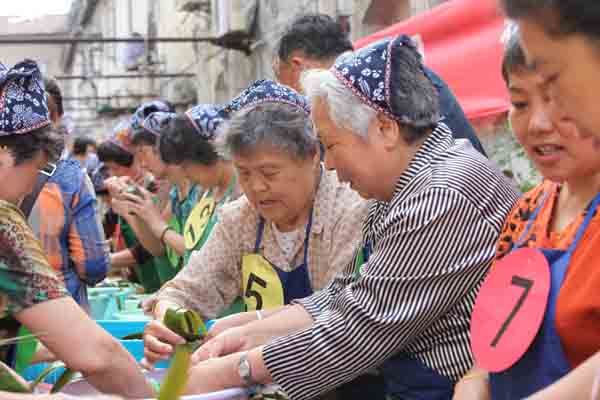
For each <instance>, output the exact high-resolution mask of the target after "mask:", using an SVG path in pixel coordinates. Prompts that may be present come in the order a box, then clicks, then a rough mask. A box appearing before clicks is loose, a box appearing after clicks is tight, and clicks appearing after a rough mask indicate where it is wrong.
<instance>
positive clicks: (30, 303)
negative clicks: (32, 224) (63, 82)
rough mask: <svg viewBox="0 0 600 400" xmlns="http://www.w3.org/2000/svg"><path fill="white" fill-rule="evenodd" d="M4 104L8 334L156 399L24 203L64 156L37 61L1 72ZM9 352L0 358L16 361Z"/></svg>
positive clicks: (3, 262) (0, 163)
mask: <svg viewBox="0 0 600 400" xmlns="http://www.w3.org/2000/svg"><path fill="white" fill-rule="evenodd" d="M0 101H1V102H2V103H1V104H0V110H1V113H0V181H2V185H0V270H1V271H2V275H1V277H0V309H1V311H0V312H1V313H2V316H3V318H2V329H1V332H2V333H1V336H2V337H3V338H7V336H13V335H14V333H15V332H16V330H17V329H18V328H19V325H20V324H22V325H24V326H25V327H27V328H28V329H29V330H30V331H31V332H32V334H34V335H36V336H38V337H39V339H40V341H41V342H42V343H43V344H44V345H45V346H46V347H47V348H48V349H49V350H50V351H51V352H52V353H53V354H55V355H56V356H57V357H58V358H59V359H61V360H63V361H64V362H65V364H66V365H67V366H69V367H70V368H72V369H74V370H76V371H81V372H82V373H83V374H84V375H85V376H86V377H87V379H88V380H89V381H90V382H91V383H92V384H93V385H94V386H96V387H97V388H98V389H100V390H101V391H103V392H108V393H110V392H113V393H120V394H123V395H126V396H130V397H148V396H149V395H150V394H151V393H152V390H151V388H150V386H149V385H148V384H147V383H146V382H145V379H144V377H143V375H142V373H141V371H140V370H139V368H138V367H137V365H136V364H135V360H134V359H133V357H132V356H131V355H129V354H128V353H127V351H126V350H125V349H124V348H123V347H121V346H120V345H119V343H118V342H117V341H116V340H115V339H114V338H112V337H111V336H110V335H109V334H108V333H107V332H105V331H104V330H103V329H101V328H100V327H99V326H98V325H96V323H95V322H94V321H92V320H91V319H90V318H89V317H88V316H87V314H85V312H84V311H83V310H82V309H81V307H79V306H78V305H77V303H75V301H74V300H73V298H72V297H70V296H69V294H68V292H67V291H66V289H65V287H64V285H63V283H62V282H61V281H60V280H59V279H58V277H57V276H56V274H55V272H54V271H53V270H52V269H51V267H50V266H49V264H48V261H47V260H46V257H45V255H44V253H43V251H42V249H41V247H40V243H39V242H38V241H37V240H36V239H35V238H34V236H33V233H32V231H31V230H30V228H29V227H28V226H27V223H26V222H25V219H24V217H23V215H22V214H21V212H20V211H19V209H18V208H17V206H16V205H17V204H18V203H19V201H20V200H21V199H22V198H23V196H25V195H26V194H27V193H28V192H29V191H30V190H31V187H32V186H33V184H34V183H35V181H36V177H37V174H38V171H40V170H44V169H45V167H46V165H47V163H48V161H51V159H52V158H53V157H54V156H57V155H58V154H59V153H60V146H59V145H58V143H57V141H56V139H55V137H54V134H53V131H52V129H51V128H50V120H49V113H48V108H47V104H46V97H45V93H44V86H43V83H42V81H41V77H40V71H39V68H38V66H37V64H36V63H35V62H33V61H29V60H25V61H23V62H21V63H19V64H17V65H15V66H14V68H12V69H10V70H7V69H6V68H1V67H0ZM57 316H60V318H57ZM6 350H7V347H2V348H1V349H0V360H2V361H4V362H5V363H9V364H10V363H11V362H12V361H14V357H10V355H8V354H7V351H6Z"/></svg>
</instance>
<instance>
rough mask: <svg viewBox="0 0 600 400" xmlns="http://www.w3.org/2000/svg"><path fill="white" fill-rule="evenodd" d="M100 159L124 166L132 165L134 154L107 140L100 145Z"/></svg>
mask: <svg viewBox="0 0 600 400" xmlns="http://www.w3.org/2000/svg"><path fill="white" fill-rule="evenodd" d="M97 153H98V159H99V160H100V161H102V162H103V163H105V162H114V163H116V164H119V165H121V166H123V167H131V166H132V165H133V159H134V158H133V154H131V153H130V152H128V151H126V150H124V149H122V148H121V147H119V146H118V145H117V144H115V143H113V142H111V141H106V142H103V143H102V144H101V145H100V146H98V151H97Z"/></svg>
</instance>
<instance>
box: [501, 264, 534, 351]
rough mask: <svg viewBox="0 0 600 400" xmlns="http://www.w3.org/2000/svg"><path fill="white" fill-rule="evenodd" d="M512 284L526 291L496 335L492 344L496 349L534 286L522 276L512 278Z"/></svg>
mask: <svg viewBox="0 0 600 400" xmlns="http://www.w3.org/2000/svg"><path fill="white" fill-rule="evenodd" d="M510 283H511V284H512V285H515V286H520V287H522V288H523V289H524V290H523V293H522V294H521V297H519V300H518V301H517V304H515V307H514V308H513V310H512V311H511V312H510V314H509V315H508V318H506V321H504V323H503V324H502V326H501V327H500V330H499V331H498V334H497V335H496V337H495V338H494V340H492V343H491V346H492V347H496V345H497V344H498V342H499V341H500V338H501V337H502V336H503V335H504V333H505V332H506V329H507V328H508V325H510V323H511V322H512V320H513V319H514V318H515V315H517V312H519V310H520V309H521V307H523V303H524V302H525V299H526V298H527V296H528V295H529V291H530V290H531V287H532V286H533V281H532V280H531V279H526V278H523V277H520V276H517V275H514V276H513V277H512V280H511V282H510Z"/></svg>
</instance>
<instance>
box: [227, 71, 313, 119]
mask: <svg viewBox="0 0 600 400" xmlns="http://www.w3.org/2000/svg"><path fill="white" fill-rule="evenodd" d="M260 103H284V104H289V105H292V106H294V107H297V108H300V109H301V110H303V111H304V112H305V113H307V114H310V105H309V104H308V100H307V99H306V97H304V96H302V95H301V94H299V93H298V92H296V91H295V90H294V89H292V88H290V87H287V86H284V85H281V84H279V83H277V82H274V81H272V80H270V79H259V80H257V81H255V82H254V83H252V84H251V85H250V86H248V87H247V88H246V89H244V90H243V91H242V92H241V93H240V94H239V95H238V96H237V97H235V98H234V99H233V100H232V101H231V102H230V103H229V104H228V105H227V106H226V109H227V111H228V112H237V111H240V110H243V109H245V108H248V107H252V106H254V105H256V104H260Z"/></svg>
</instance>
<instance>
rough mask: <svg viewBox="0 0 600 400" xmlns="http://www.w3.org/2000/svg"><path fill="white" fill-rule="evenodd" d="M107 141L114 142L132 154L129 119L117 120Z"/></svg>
mask: <svg viewBox="0 0 600 400" xmlns="http://www.w3.org/2000/svg"><path fill="white" fill-rule="evenodd" d="M108 141H109V142H111V143H113V144H116V145H117V146H119V147H120V148H121V149H123V150H125V151H126V152H128V153H131V154H133V145H132V143H131V127H130V126H129V121H127V120H123V121H121V122H119V123H118V124H117V126H115V128H114V129H113V133H112V135H111V137H110V139H108Z"/></svg>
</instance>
